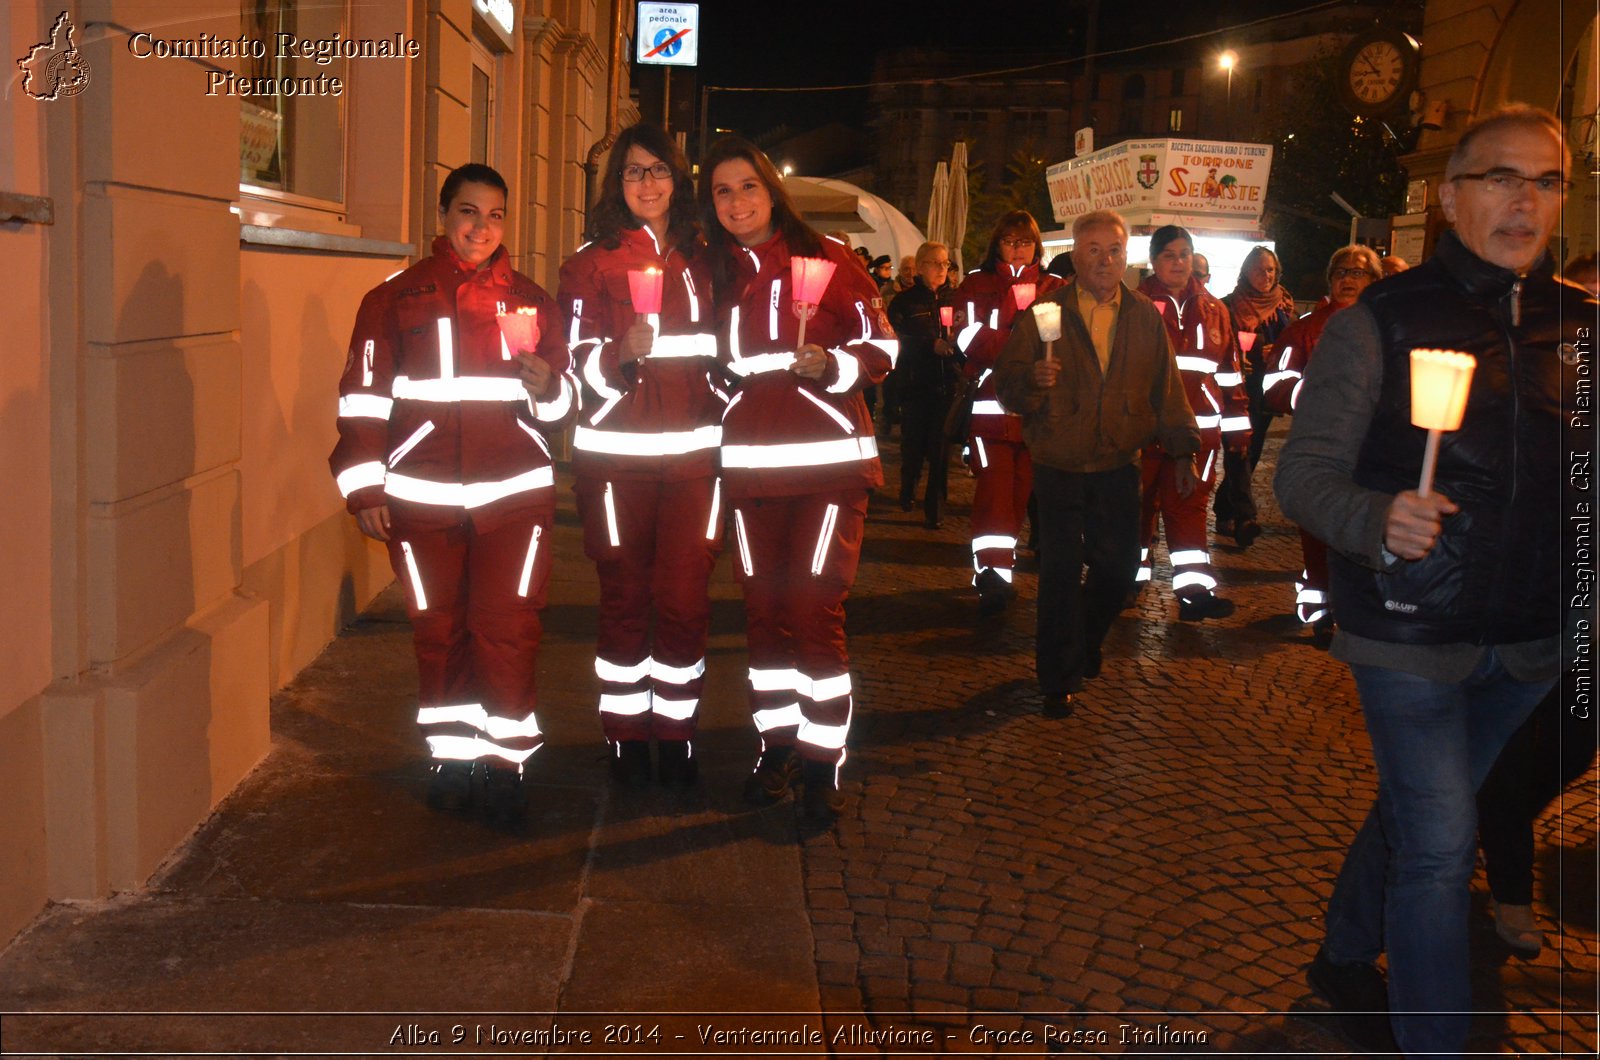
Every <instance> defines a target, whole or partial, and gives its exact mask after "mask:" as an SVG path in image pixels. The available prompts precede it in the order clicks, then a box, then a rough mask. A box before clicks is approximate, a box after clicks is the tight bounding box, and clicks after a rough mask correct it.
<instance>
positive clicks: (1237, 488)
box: [1211, 434, 1259, 533]
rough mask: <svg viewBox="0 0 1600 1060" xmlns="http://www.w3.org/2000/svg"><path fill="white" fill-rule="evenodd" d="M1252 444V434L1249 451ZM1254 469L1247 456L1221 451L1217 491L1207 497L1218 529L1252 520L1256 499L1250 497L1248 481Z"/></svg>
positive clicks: (1246, 454) (1254, 516) (1253, 441)
mask: <svg viewBox="0 0 1600 1060" xmlns="http://www.w3.org/2000/svg"><path fill="white" fill-rule="evenodd" d="M1255 444H1256V443H1255V436H1254V435H1253V434H1252V435H1251V437H1250V445H1251V448H1254V447H1255ZM1257 455H1259V452H1258V454H1257ZM1255 466H1256V465H1255V461H1254V460H1252V459H1250V455H1249V454H1248V453H1235V452H1234V451H1233V450H1231V449H1224V450H1223V452H1222V481H1221V482H1219V483H1218V484H1217V492H1216V493H1215V494H1214V495H1213V496H1212V498H1211V510H1212V511H1213V512H1214V513H1216V516H1217V526H1218V527H1223V526H1226V525H1227V524H1228V523H1231V522H1234V521H1236V520H1237V521H1240V522H1243V521H1246V520H1252V521H1253V520H1254V519H1255V518H1256V499H1255V497H1253V496H1251V494H1250V478H1251V475H1252V473H1253V472H1254V471H1255ZM1222 532H1224V533H1225V532H1226V531H1222Z"/></svg>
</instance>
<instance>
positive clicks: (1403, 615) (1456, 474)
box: [1329, 232, 1596, 644]
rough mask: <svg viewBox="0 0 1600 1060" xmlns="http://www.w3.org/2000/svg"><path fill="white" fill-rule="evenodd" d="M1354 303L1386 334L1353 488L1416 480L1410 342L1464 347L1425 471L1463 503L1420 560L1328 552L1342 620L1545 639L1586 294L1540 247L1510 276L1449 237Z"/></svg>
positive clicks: (1452, 638)
mask: <svg viewBox="0 0 1600 1060" xmlns="http://www.w3.org/2000/svg"><path fill="white" fill-rule="evenodd" d="M1361 303H1362V304H1363V305H1365V306H1367V307H1368V308H1369V309H1370V310H1371V311H1372V315H1373V316H1374V317H1375V318H1376V320H1377V325H1378V331H1379V335H1380V336H1381V343H1382V350H1383V394H1382V397H1381V398H1380V399H1379V402H1378V408H1377V411H1376V413H1375V414H1374V416H1373V418H1372V423H1371V426H1370V427H1369V428H1368V429H1367V436H1366V438H1365V440H1364V441H1363V443H1362V446H1361V452H1360V456H1359V457H1358V459H1357V462H1356V470H1355V479H1356V482H1357V483H1358V484H1360V485H1362V486H1365V487H1368V488H1370V489H1374V490H1380V491H1382V492H1384V493H1399V492H1401V491H1403V490H1408V489H1411V490H1414V489H1416V488H1417V479H1418V475H1419V473H1420V470H1421V467H1422V454H1423V448H1424V446H1425V444H1426V442H1427V432H1426V431H1424V430H1422V429H1421V428H1418V427H1413V426H1412V425H1411V369H1410V359H1409V358H1410V351H1411V349H1412V348H1413V347H1428V348H1434V349H1447V350H1460V351H1461V352H1463V353H1470V354H1472V355H1473V356H1474V357H1476V358H1477V361H1478V364H1477V368H1476V370H1475V371H1474V372H1473V376H1472V389H1471V391H1470V392H1469V394H1468V398H1467V410H1466V416H1465V418H1464V419H1463V420H1462V423H1461V429H1460V430H1458V431H1453V432H1448V433H1446V434H1445V435H1444V436H1443V438H1442V439H1441V441H1440V445H1439V458H1438V468H1437V471H1436V473H1435V477H1434V489H1435V491H1436V492H1439V493H1442V494H1444V495H1445V496H1446V497H1449V498H1450V499H1451V500H1452V501H1454V502H1455V503H1456V504H1458V505H1460V507H1461V511H1460V512H1459V513H1458V514H1456V515H1453V516H1450V517H1448V518H1447V519H1446V520H1445V523H1444V530H1443V532H1442V533H1441V535H1440V537H1439V540H1438V542H1437V543H1436V544H1435V546H1434V548H1433V550H1432V551H1431V552H1430V553H1429V554H1428V555H1427V556H1425V557H1424V558H1423V559H1421V560H1418V561H1416V562H1405V561H1402V562H1401V563H1399V564H1398V565H1397V566H1396V567H1395V569H1394V570H1392V571H1388V572H1376V571H1373V570H1371V569H1369V568H1367V567H1364V566H1361V565H1360V564H1357V563H1354V562H1352V561H1350V560H1349V559H1347V558H1345V557H1343V556H1340V555H1338V554H1337V553H1333V554H1330V557H1329V560H1330V575H1331V584H1330V588H1331V592H1332V598H1333V608H1334V613H1335V614H1336V615H1337V616H1338V620H1339V624H1340V625H1341V626H1342V627H1343V628H1345V629H1346V630H1348V631H1349V632H1351V633H1354V634H1356V635H1357V636H1361V637H1370V638H1373V639H1376V640H1384V641H1390V642H1396V643H1401V644H1459V643H1471V644H1511V643H1517V642H1520V641H1529V640H1537V639H1540V638H1544V637H1550V636H1554V635H1555V634H1557V633H1559V632H1560V623H1561V617H1562V612H1561V610H1560V604H1561V601H1560V599H1559V597H1560V561H1561V521H1562V520H1561V503H1560V502H1561V491H1562V482H1563V480H1564V470H1565V469H1564V467H1563V461H1562V444H1561V428H1562V417H1563V408H1564V407H1565V408H1566V409H1567V410H1568V411H1569V412H1570V411H1571V408H1572V401H1573V395H1574V393H1575V387H1576V384H1577V370H1576V367H1575V363H1576V360H1577V358H1576V357H1575V356H1574V345H1573V344H1578V343H1582V344H1583V345H1582V346H1581V347H1578V348H1582V349H1587V350H1588V351H1590V352H1589V354H1588V355H1587V356H1586V358H1585V360H1586V361H1587V363H1588V364H1589V365H1592V364H1593V352H1592V351H1593V349H1594V346H1593V342H1594V328H1595V322H1596V303H1595V301H1594V299H1592V298H1590V297H1589V296H1588V294H1587V293H1586V292H1584V291H1582V290H1580V289H1579V288H1577V287H1573V286H1571V285H1568V284H1564V283H1561V282H1559V281H1557V280H1556V279H1554V276H1553V272H1552V265H1551V262H1550V260H1549V256H1548V255H1546V257H1545V258H1544V259H1543V260H1542V261H1541V262H1540V264H1539V265H1538V266H1536V267H1535V268H1534V269H1533V270H1532V271H1531V272H1530V273H1529V274H1528V275H1527V276H1525V277H1521V278H1520V279H1519V278H1518V276H1517V275H1516V274H1515V273H1512V272H1509V271H1507V270H1505V269H1502V268H1499V267H1498V266H1495V265H1491V264H1489V263H1488V262H1486V261H1484V260H1482V259H1481V258H1479V257H1478V256H1477V255H1475V254H1473V253H1472V252H1471V251H1470V250H1468V249H1467V248H1466V246H1465V245H1463V244H1462V243H1461V241H1460V240H1459V239H1457V238H1456V235H1455V233H1453V232H1451V233H1447V234H1446V235H1445V236H1444V237H1443V238H1442V239H1441V240H1440V243H1439V247H1438V250H1437V251H1436V252H1435V254H1434V256H1433V257H1432V258H1430V259H1428V261H1427V262H1425V263H1424V264H1422V265H1420V266H1418V267H1417V268H1414V269H1411V270H1410V271H1408V272H1403V273H1400V274H1399V275H1397V276H1394V277H1392V278H1390V279H1388V280H1385V281H1383V282H1382V283H1378V284H1374V285H1373V286H1372V287H1370V288H1368V289H1367V291H1366V292H1364V293H1363V295H1362V297H1361ZM1564 344H1565V350H1564V351H1563V349H1562V347H1563V345H1564ZM1563 354H1565V356H1564V357H1563ZM1567 362H1573V363H1567Z"/></svg>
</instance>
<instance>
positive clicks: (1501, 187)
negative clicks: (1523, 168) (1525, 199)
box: [1450, 169, 1572, 195]
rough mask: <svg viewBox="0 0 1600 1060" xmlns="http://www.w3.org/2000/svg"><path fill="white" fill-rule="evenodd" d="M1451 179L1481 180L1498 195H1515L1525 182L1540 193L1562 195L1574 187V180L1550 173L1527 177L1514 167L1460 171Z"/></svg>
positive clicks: (1485, 186)
mask: <svg viewBox="0 0 1600 1060" xmlns="http://www.w3.org/2000/svg"><path fill="white" fill-rule="evenodd" d="M1450 179H1451V180H1480V181H1482V182H1483V187H1484V189H1485V190H1486V191H1489V192H1492V193H1494V194H1496V195H1515V194H1517V193H1518V192H1519V191H1521V190H1522V186H1523V185H1524V184H1532V185H1533V190H1534V191H1536V192H1538V193H1539V194H1540V195H1561V194H1564V193H1566V192H1567V190H1568V189H1570V188H1571V187H1572V181H1570V180H1566V179H1564V178H1562V177H1559V176H1552V175H1551V174H1549V173H1544V174H1541V175H1540V176H1537V177H1525V176H1523V175H1522V174H1521V173H1518V172H1517V171H1516V170H1514V169H1490V170H1486V171H1484V172H1482V173H1458V174H1456V175H1455V176H1453V177H1451V178H1450Z"/></svg>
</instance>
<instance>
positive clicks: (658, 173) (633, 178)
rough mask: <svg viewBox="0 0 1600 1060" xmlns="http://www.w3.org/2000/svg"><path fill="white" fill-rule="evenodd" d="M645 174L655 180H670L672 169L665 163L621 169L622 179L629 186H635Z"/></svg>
mask: <svg viewBox="0 0 1600 1060" xmlns="http://www.w3.org/2000/svg"><path fill="white" fill-rule="evenodd" d="M646 173H648V174H650V176H652V177H654V178H656V179H657V180H670V179H671V178H672V167H671V166H669V165H667V164H666V163H665V162H657V163H656V164H655V165H653V166H623V167H622V179H623V180H625V181H627V182H628V183H630V184H637V183H638V182H639V181H641V180H643V179H644V177H645V174H646Z"/></svg>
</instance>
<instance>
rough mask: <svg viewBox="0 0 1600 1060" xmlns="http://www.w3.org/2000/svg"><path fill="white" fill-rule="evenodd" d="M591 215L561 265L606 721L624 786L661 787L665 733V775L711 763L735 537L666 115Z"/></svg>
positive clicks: (700, 303)
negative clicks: (728, 551) (724, 592)
mask: <svg viewBox="0 0 1600 1060" xmlns="http://www.w3.org/2000/svg"><path fill="white" fill-rule="evenodd" d="M592 216H593V221H592V222H591V225H590V231H589V234H590V237H591V238H592V239H593V242H591V243H589V244H588V245H586V246H585V247H583V248H582V249H580V250H579V251H578V252H577V253H576V254H574V255H573V256H572V257H571V258H569V259H567V261H566V263H565V264H564V265H562V266H561V286H560V289H559V293H558V298H559V300H560V303H561V309H562V312H563V313H564V314H565V316H564V319H565V320H567V321H569V322H570V323H569V327H570V329H571V342H572V351H573V356H574V357H575V358H576V360H577V362H578V365H579V367H580V369H581V371H582V375H583V378H584V381H585V382H587V383H588V385H589V388H590V390H591V392H592V397H593V398H594V400H592V401H585V402H584V411H583V415H582V418H581V420H580V422H579V425H578V428H577V431H576V433H575V434H574V435H573V439H572V448H573V458H572V465H573V470H574V472H576V474H577V482H576V484H575V485H574V490H575V491H576V492H577V495H578V513H579V515H580V516H582V518H583V549H584V552H585V554H587V555H588V557H589V558H590V559H591V560H593V561H594V565H595V569H596V571H597V572H598V573H599V575H600V623H599V632H598V636H597V640H596V644H595V660H594V667H595V675H596V676H597V677H599V679H600V724H601V727H602V728H603V729H604V731H605V737H606V742H607V743H608V744H609V745H610V747H611V768H612V772H613V775H614V776H615V777H616V779H617V780H619V781H620V782H621V783H623V784H625V785H627V786H629V787H633V788H642V787H645V786H646V785H648V784H649V783H650V741H651V739H652V738H654V740H655V741H656V754H657V757H658V759H659V761H658V764H657V767H658V771H659V776H660V780H661V783H663V784H666V785H669V786H673V785H688V784H692V783H693V782H694V780H695V777H696V776H697V774H698V772H699V767H698V763H697V762H696V761H695V759H694V752H693V748H692V746H691V744H690V739H691V737H693V736H694V733H695V720H696V716H697V714H698V711H699V706H700V689H701V686H702V685H703V684H704V683H705V672H706V633H707V630H708V628H709V625H710V619H711V602H710V597H709V594H708V591H707V588H706V585H707V582H708V581H709V579H710V577H711V567H712V565H713V564H714V563H715V562H716V557H717V552H718V550H719V548H720V547H721V544H722V510H721V503H720V501H721V498H720V490H719V486H718V482H717V477H716V462H717V446H718V444H719V443H720V441H721V437H722V428H721V422H722V412H723V410H724V409H725V408H726V407H727V399H726V398H725V397H724V396H723V393H722V388H723V376H722V369H721V367H720V366H719V365H718V364H717V339H716V334H715V330H714V322H713V319H712V314H713V306H712V304H711V277H710V272H709V268H708V265H707V258H706V255H705V253H704V245H703V244H702V242H701V240H700V237H699V234H698V227H697V225H696V224H695V207H694V183H693V181H692V180H691V179H690V176H689V166H688V163H687V162H685V161H684V157H683V152H681V151H679V150H678V149H677V147H676V146H674V145H673V143H672V141H671V139H669V138H668V137H667V134H666V133H664V132H662V131H661V130H660V129H657V128H656V127H654V126H652V125H642V124H641V125H634V126H630V127H629V128H627V129H624V130H623V131H622V133H621V135H619V136H618V137H617V142H616V145H615V146H614V147H612V148H611V155H610V157H609V158H608V159H607V160H606V168H605V173H604V175H603V176H602V177H601V180H600V198H599V200H598V201H597V202H596V203H595V207H594V213H593V215H592ZM657 283H659V287H657V286H656V284H657ZM636 284H637V285H640V290H639V293H638V297H640V298H643V299H646V300H647V302H646V304H645V305H642V306H641V305H636V304H635V302H634V299H635V293H634V290H633V288H634V286H635V285H636ZM647 288H648V289H647Z"/></svg>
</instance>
